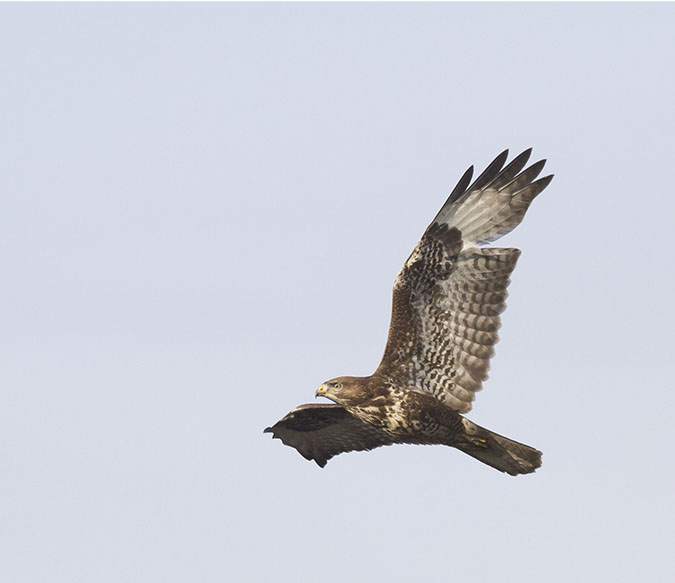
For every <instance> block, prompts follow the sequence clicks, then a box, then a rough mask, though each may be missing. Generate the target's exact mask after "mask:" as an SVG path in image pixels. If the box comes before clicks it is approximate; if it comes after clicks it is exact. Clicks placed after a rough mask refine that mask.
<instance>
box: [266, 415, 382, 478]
mask: <svg viewBox="0 0 675 583" xmlns="http://www.w3.org/2000/svg"><path fill="white" fill-rule="evenodd" d="M265 433H271V434H272V437H275V438H278V439H281V441H282V442H283V443H284V444H285V445H290V446H291V447H294V448H295V449H297V450H298V452H299V453H300V454H301V455H302V456H303V457H304V458H306V459H308V460H314V461H315V462H316V463H317V464H318V465H319V466H321V467H322V468H323V467H324V466H325V465H326V463H328V460H329V459H330V458H332V457H334V456H336V455H338V454H340V453H344V452H347V451H363V450H370V449H375V448H376V447H380V446H381V445H391V444H392V443H394V441H393V440H392V439H391V437H389V436H388V435H387V434H386V433H384V432H383V431H380V430H379V429H377V428H376V427H375V426H373V425H368V424H366V423H363V422H362V421H360V420H358V419H357V418H356V417H354V416H353V415H351V414H350V413H348V412H347V410H346V409H344V408H343V407H341V406H340V405H334V404H323V403H321V404H319V403H317V404H316V405H300V406H299V407H296V408H295V409H294V410H293V411H291V412H290V413H289V414H288V415H286V416H285V417H284V418H283V419H281V420H280V421H278V422H277V423H275V424H274V425H273V426H272V427H268V428H267V429H265Z"/></svg>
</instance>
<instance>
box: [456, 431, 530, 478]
mask: <svg viewBox="0 0 675 583" xmlns="http://www.w3.org/2000/svg"><path fill="white" fill-rule="evenodd" d="M462 422H463V423H464V430H465V433H464V438H463V440H462V441H461V442H460V443H456V444H454V445H455V447H456V448H457V449H459V450H461V451H463V452H464V453H468V454H469V455H470V456H471V457H474V458H476V459H477V460H480V461H481V462H483V463H484V464H487V465H488V466H492V467H493V468H495V469H497V470H499V471H500V472H506V473H507V474H511V475H512V476H517V475H518V474H529V473H531V472H534V470H536V469H537V468H538V467H539V466H540V465H541V452H540V451H539V450H536V449H534V448H533V447H530V446H529V445H525V444H524V443H518V442H517V441H513V440H512V439H508V438H507V437H502V436H501V435H497V434H496V433H493V432H492V431H489V430H487V429H484V428H483V427H479V426H478V425H476V424H475V423H473V422H472V421H469V420H468V419H466V418H462Z"/></svg>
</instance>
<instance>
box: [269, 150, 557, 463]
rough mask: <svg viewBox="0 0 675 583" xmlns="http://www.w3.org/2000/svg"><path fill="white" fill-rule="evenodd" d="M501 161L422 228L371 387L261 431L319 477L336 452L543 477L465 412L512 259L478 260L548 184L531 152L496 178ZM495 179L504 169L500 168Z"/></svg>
mask: <svg viewBox="0 0 675 583" xmlns="http://www.w3.org/2000/svg"><path fill="white" fill-rule="evenodd" d="M507 154H508V152H503V153H502V154H500V156H498V157H497V159H495V160H494V162H492V164H490V165H489V166H488V168H487V169H486V170H485V171H484V172H483V173H482V174H481V175H480V176H479V177H478V178H477V179H476V180H475V181H474V183H473V184H472V185H471V186H468V185H469V182H470V180H471V174H472V170H473V169H472V168H470V169H469V171H467V172H466V173H465V174H464V176H463V177H462V179H461V180H460V181H459V184H458V185H457V186H456V187H455V189H454V190H453V192H452V194H451V195H450V197H449V198H448V200H447V201H446V203H445V205H444V206H443V208H441V210H440V211H439V213H438V215H437V216H436V218H435V219H434V221H432V223H431V225H429V227H428V228H427V230H426V231H425V233H424V235H423V236H422V239H421V240H420V242H419V243H418V245H417V246H416V247H415V249H414V250H413V252H412V254H411V255H410V257H409V258H408V260H407V261H406V262H405V264H404V266H403V269H402V270H401V272H400V273H399V275H398V276H397V278H396V281H395V283H394V295H393V306H392V319H391V326H390V329H389V338H388V340H387V346H386V348H385V352H384V356H383V358H382V362H381V363H380V366H379V367H378V369H377V370H376V371H375V372H374V373H373V374H372V375H371V376H369V377H339V378H337V379H333V380H332V381H328V382H326V383H324V384H323V385H321V387H320V388H319V390H318V391H317V395H318V396H325V397H327V398H329V399H330V400H332V401H333V402H334V403H335V405H301V406H300V407H297V408H296V409H295V410H293V411H291V412H290V413H289V414H288V415H286V416H285V417H284V418H283V419H281V420H280V421H279V422H277V423H276V424H275V425H274V426H272V427H270V428H268V429H266V431H269V432H272V433H273V436H274V437H278V438H280V439H281V440H282V441H283V442H284V443H286V444H288V445H291V446H293V447H295V448H296V449H297V450H298V451H299V452H300V453H301V454H302V455H303V456H304V457H306V458H307V459H313V460H315V461H316V462H317V464H319V465H320V466H322V467H323V466H324V465H325V464H326V462H327V461H328V460H329V459H330V458H331V457H332V456H334V455H337V454H338V453H342V452H345V451H354V450H367V449H373V448H375V447H378V446H381V445H390V444H393V443H412V444H428V445H431V444H440V445H448V446H451V447H455V448H457V449H460V450H461V451H464V452H465V453H467V454H469V455H471V456H473V457H475V458H476V459H479V460H480V461H482V462H484V463H486V464H488V465H491V466H492V467H495V468H496V469H499V470H501V471H504V472H507V473H509V474H512V475H517V474H521V473H529V472H532V471H534V470H535V469H536V468H537V467H539V466H540V465H541V452H539V451H538V450H536V449H534V448H532V447H530V446H527V445H524V444H521V443H518V442H516V441H513V440H510V439H508V438H505V437H502V436H500V435H497V434H496V433H493V432H491V431H489V430H487V429H483V428H482V427H480V426H478V425H476V424H475V423H473V422H472V421H469V420H468V419H466V418H465V417H463V416H462V415H461V413H466V412H467V411H469V410H470V409H471V404H472V401H473V399H474V395H475V393H476V391H478V390H480V389H481V387H482V382H483V381H484V380H485V379H486V378H487V371H488V367H489V360H490V357H491V356H492V354H493V353H494V348H493V346H494V344H495V342H496V341H497V329H498V328H499V326H500V318H499V315H500V313H501V312H502V311H503V309H504V307H505V300H506V295H507V293H506V289H507V287H508V284H509V281H510V275H511V272H512V271H513V269H514V268H515V265H516V262H517V260H518V257H519V256H520V251H518V250H517V249H507V248H483V247H480V245H482V244H484V243H487V242H489V241H492V240H494V239H497V238H499V237H500V236H502V235H504V234H506V233H507V232H509V231H510V230H512V229H513V228H514V227H515V226H517V225H518V224H519V223H520V221H521V220H522V218H523V216H524V214H525V211H526V210H527V208H528V207H529V204H530V203H531V202H532V200H533V199H534V197H535V196H536V195H537V194H539V192H541V191H542V190H543V189H544V188H545V187H546V186H547V185H548V183H549V182H550V180H551V178H552V177H551V176H547V177H545V178H541V179H539V180H537V181H534V179H535V178H536V177H537V175H538V174H539V172H541V169H542V168H543V165H544V161H540V162H537V163H536V164H533V165H532V166H530V167H529V168H527V169H526V170H524V171H522V172H521V170H522V168H523V167H524V166H525V164H526V162H527V159H528V158H529V155H530V151H529V150H528V151H526V152H523V153H522V154H521V155H520V156H517V157H516V158H515V159H514V160H513V161H512V162H511V163H510V164H508V165H507V166H505V167H503V166H504V162H505V161H506V158H507ZM502 167H503V168H502Z"/></svg>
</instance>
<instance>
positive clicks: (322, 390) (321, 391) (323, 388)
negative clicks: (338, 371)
mask: <svg viewBox="0 0 675 583" xmlns="http://www.w3.org/2000/svg"><path fill="white" fill-rule="evenodd" d="M326 392H327V389H326V385H321V386H320V387H319V388H318V389H317V390H316V393H314V397H325V396H326Z"/></svg>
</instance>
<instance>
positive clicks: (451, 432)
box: [349, 391, 461, 445]
mask: <svg viewBox="0 0 675 583" xmlns="http://www.w3.org/2000/svg"><path fill="white" fill-rule="evenodd" d="M405 393H411V394H410V395H400V396H399V395H396V396H392V397H395V398H379V399H377V398H376V399H373V400H372V401H371V402H370V403H368V404H364V405H363V406H358V407H353V408H352V407H350V408H349V411H350V413H351V414H352V415H354V416H355V417H358V418H359V419H360V420H361V421H363V422H364V423H368V424H370V425H374V426H376V427H378V428H379V429H381V430H382V431H384V432H385V433H387V434H388V435H390V436H391V437H393V438H395V439H396V440H397V441H408V442H412V443H428V444H434V443H436V444H437V443H441V444H446V445H450V443H451V442H453V441H454V440H455V438H456V437H457V436H458V435H459V433H460V431H461V422H460V417H459V415H457V414H456V413H454V412H453V411H451V410H449V409H447V407H445V406H444V405H443V404H441V403H438V402H437V401H436V400H435V399H433V397H430V398H431V399H433V402H430V403H427V402H426V400H427V399H425V397H426V395H421V396H420V397H418V396H417V395H418V394H417V393H414V394H412V393H413V392H412V391H405Z"/></svg>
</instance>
